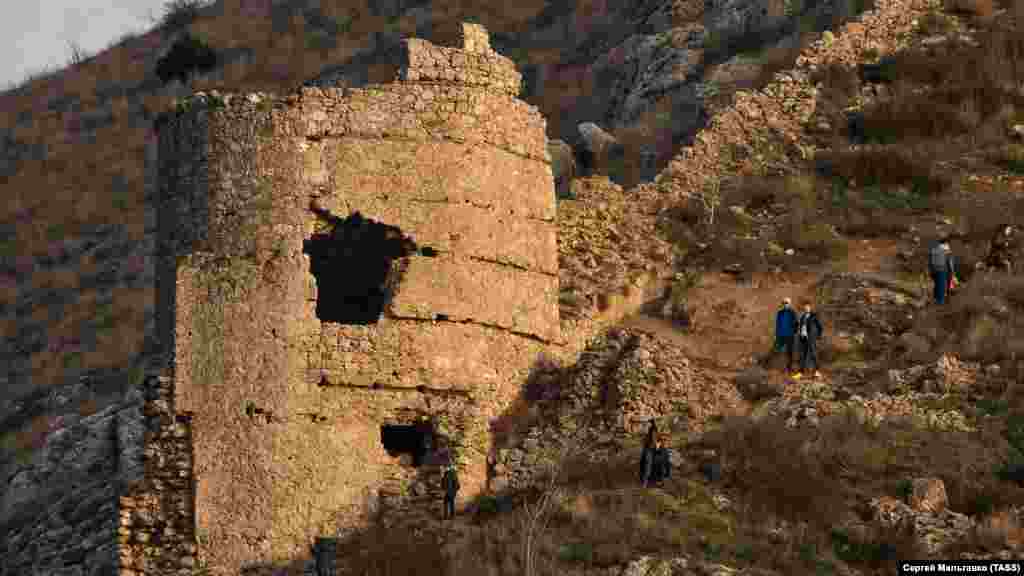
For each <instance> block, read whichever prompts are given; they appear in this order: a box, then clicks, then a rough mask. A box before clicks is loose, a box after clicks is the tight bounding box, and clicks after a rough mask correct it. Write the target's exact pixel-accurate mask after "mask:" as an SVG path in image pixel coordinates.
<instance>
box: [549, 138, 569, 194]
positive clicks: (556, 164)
mask: <svg viewBox="0 0 1024 576" xmlns="http://www.w3.org/2000/svg"><path fill="white" fill-rule="evenodd" d="M548 154H550V155H551V172H552V174H553V175H554V178H555V195H556V196H557V197H558V198H570V197H571V196H572V194H571V192H570V184H572V179H573V178H575V177H576V157H575V156H574V153H573V150H572V146H569V145H568V144H566V143H565V142H564V141H562V140H551V141H549V142H548Z"/></svg>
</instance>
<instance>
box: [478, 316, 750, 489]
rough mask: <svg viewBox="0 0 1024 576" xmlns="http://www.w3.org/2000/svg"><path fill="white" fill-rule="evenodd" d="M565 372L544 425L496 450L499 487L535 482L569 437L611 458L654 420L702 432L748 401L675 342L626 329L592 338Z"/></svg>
mask: <svg viewBox="0 0 1024 576" xmlns="http://www.w3.org/2000/svg"><path fill="white" fill-rule="evenodd" d="M552 378H553V377H552ZM564 378H565V379H564V380H563V382H564V383H563V384H562V386H563V388H561V390H560V392H559V394H558V395H557V397H555V398H549V399H546V400H543V401H541V402H540V403H539V408H538V409H539V410H540V412H541V413H542V414H544V415H545V417H544V418H543V421H544V424H541V425H539V426H536V427H534V428H531V429H530V430H528V431H526V432H525V433H524V434H523V435H522V437H521V438H518V439H515V440H513V441H512V443H511V445H510V446H507V447H502V448H500V449H498V450H497V452H496V454H494V456H493V462H492V466H493V469H494V471H495V478H492V486H495V485H499V486H502V487H506V486H511V487H519V486H525V485H528V484H529V482H530V480H531V478H533V477H534V475H535V474H536V473H537V472H538V471H540V470H546V469H550V468H549V467H548V466H549V465H550V464H552V463H553V462H552V461H551V460H552V459H553V458H555V457H556V455H557V454H559V450H560V449H561V448H562V447H563V446H565V445H566V443H570V442H571V443H573V444H574V445H576V446H586V453H587V457H588V458H590V459H592V460H593V461H606V460H608V459H610V458H613V457H615V456H616V455H618V454H619V453H620V452H621V446H622V445H623V444H624V443H636V442H639V441H642V439H643V436H644V434H645V433H646V430H647V423H648V422H649V421H650V420H651V419H655V420H656V421H657V422H658V425H659V430H661V431H683V430H685V431H686V432H689V433H692V434H697V433H700V432H701V431H703V430H704V428H705V425H706V423H707V422H708V420H709V419H711V418H712V417H713V416H715V415H719V414H723V413H726V412H729V411H732V410H735V409H737V407H738V406H739V405H740V404H741V403H742V400H741V398H740V397H739V394H738V393H737V392H736V390H735V387H734V386H732V385H731V384H730V383H727V382H720V381H716V380H714V379H712V378H708V377H705V376H703V375H702V374H701V372H700V371H699V370H697V369H696V366H693V365H692V363H691V361H690V360H689V359H688V358H687V357H685V356H684V355H683V354H682V353H681V351H680V350H679V349H677V348H675V347H674V346H673V345H672V344H670V343H667V342H664V341H661V340H658V339H656V338H653V337H651V336H650V335H647V334H644V333H642V332H639V331H630V330H626V329H619V328H616V329H613V330H610V331H608V332H607V333H605V334H602V335H601V336H600V337H599V338H597V339H595V340H594V341H592V343H591V345H590V346H589V347H588V348H587V350H585V351H584V352H583V353H582V354H581V359H580V361H579V363H578V364H577V365H575V366H574V367H573V368H572V369H571V370H570V371H569V372H568V373H567V374H565V375H564ZM670 415H677V416H675V417H670Z"/></svg>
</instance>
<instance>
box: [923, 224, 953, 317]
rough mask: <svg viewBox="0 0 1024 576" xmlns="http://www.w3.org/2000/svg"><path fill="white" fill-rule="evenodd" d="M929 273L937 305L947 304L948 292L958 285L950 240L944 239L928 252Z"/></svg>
mask: <svg viewBox="0 0 1024 576" xmlns="http://www.w3.org/2000/svg"><path fill="white" fill-rule="evenodd" d="M928 273H929V274H931V277H932V282H933V283H934V285H935V303H936V304H945V302H946V292H947V291H948V290H949V287H950V286H951V285H952V286H955V285H956V269H955V260H954V259H953V255H952V253H951V251H950V249H949V239H948V238H942V239H941V240H939V241H938V242H936V243H935V244H933V245H932V247H931V248H930V249H929V250H928Z"/></svg>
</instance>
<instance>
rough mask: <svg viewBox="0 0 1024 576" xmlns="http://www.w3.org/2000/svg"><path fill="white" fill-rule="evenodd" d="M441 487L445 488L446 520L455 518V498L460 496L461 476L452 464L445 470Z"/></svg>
mask: <svg viewBox="0 0 1024 576" xmlns="http://www.w3.org/2000/svg"><path fill="white" fill-rule="evenodd" d="M441 487H442V488H444V519H445V520H447V519H450V518H454V517H455V497H456V496H457V495H458V494H459V476H458V473H457V472H456V471H455V465H454V464H452V463H451V462H449V463H448V465H447V466H445V468H444V475H443V476H441Z"/></svg>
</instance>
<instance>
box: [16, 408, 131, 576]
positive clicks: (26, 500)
mask: <svg viewBox="0 0 1024 576" xmlns="http://www.w3.org/2000/svg"><path fill="white" fill-rule="evenodd" d="M139 404H140V403H139V402H137V401H131V400H129V401H126V402H123V403H119V404H116V405H113V406H110V407H108V408H107V409H105V410H103V411H101V412H98V413H96V414H92V415H90V416H88V417H85V418H81V419H80V420H78V421H77V422H67V423H62V422H57V423H55V424H56V425H57V427H56V428H55V429H54V430H53V431H52V432H51V433H50V434H49V436H48V437H47V438H46V444H45V445H44V447H43V449H42V450H40V451H39V452H37V453H36V454H35V456H34V457H33V460H32V461H31V462H28V463H26V464H27V465H25V466H22V467H20V469H18V470H17V471H16V472H15V473H14V475H13V476H12V477H11V478H9V479H8V484H7V489H6V491H5V493H4V502H3V520H2V522H0V535H2V539H0V574H3V576H43V575H46V576H50V575H54V576H84V575H99V574H116V573H117V571H116V567H117V524H116V519H117V497H118V494H119V489H120V487H121V486H122V485H123V484H124V483H125V482H128V481H131V480H132V479H133V478H137V477H138V476H139V474H140V472H141V471H140V470H138V469H132V468H131V466H130V465H129V464H130V463H129V462H123V461H121V455H120V449H119V447H118V444H119V443H120V442H121V441H122V440H125V439H126V438H120V437H119V436H120V435H121V433H122V427H121V424H122V423H125V424H126V425H130V422H131V420H133V419H134V415H133V413H137V412H138V410H139V408H140V406H139ZM126 428H127V426H126ZM139 440H140V441H141V438H140V439H139Z"/></svg>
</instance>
